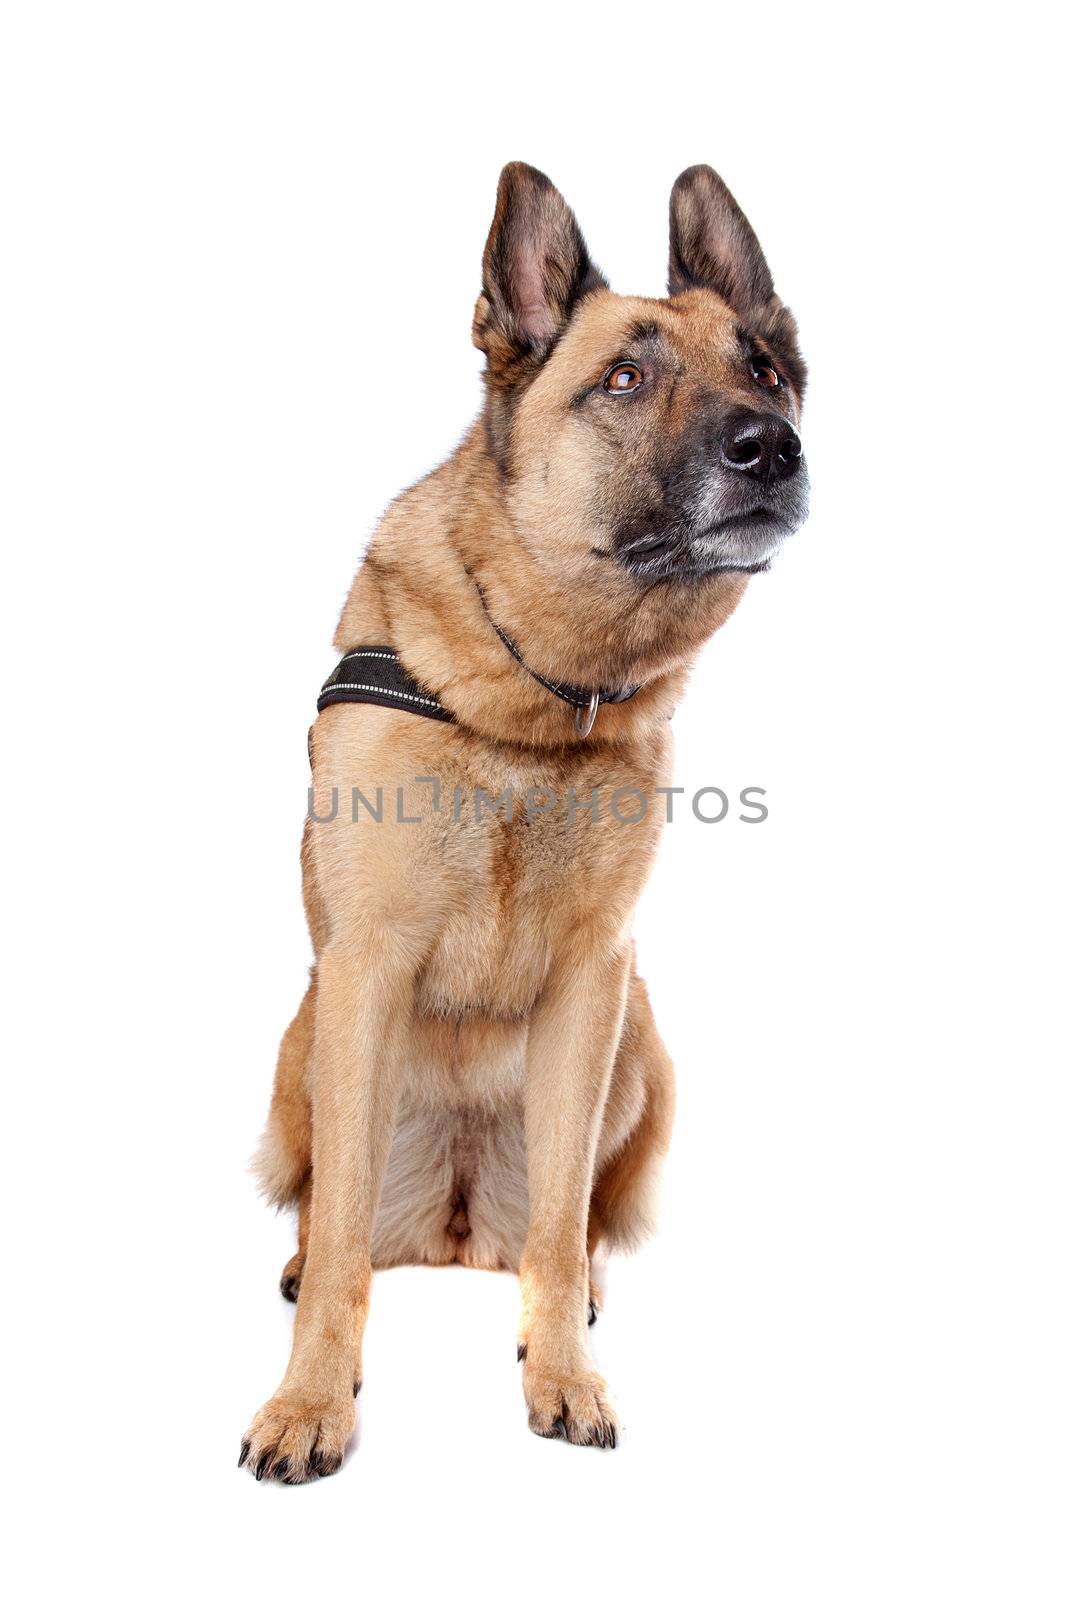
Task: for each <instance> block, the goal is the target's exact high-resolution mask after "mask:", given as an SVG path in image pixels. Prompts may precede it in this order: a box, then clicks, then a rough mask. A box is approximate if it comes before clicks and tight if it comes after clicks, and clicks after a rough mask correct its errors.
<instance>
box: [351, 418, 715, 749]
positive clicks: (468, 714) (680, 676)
mask: <svg viewBox="0 0 1067 1600" xmlns="http://www.w3.org/2000/svg"><path fill="white" fill-rule="evenodd" d="M745 582H746V580H745V579H744V578H740V577H738V578H736V579H731V580H730V581H729V582H728V583H727V584H726V585H725V586H724V588H723V592H722V595H721V603H720V605H719V606H718V607H717V608H716V619H715V621H714V625H713V626H712V627H707V626H704V627H703V628H700V629H698V630H697V636H696V637H695V638H694V637H692V633H693V630H689V632H688V633H687V631H686V629H685V628H682V629H681V630H678V631H679V633H680V635H681V636H680V637H679V638H676V639H674V640H671V639H670V638H668V637H663V638H660V637H657V635H656V632H655V630H654V629H649V628H648V627H647V626H644V619H643V618H641V617H640V615H639V608H638V607H636V606H634V605H630V606H629V607H625V608H624V607H614V608H613V607H611V606H605V605H604V604H603V603H598V597H596V596H589V595H583V594H581V593H577V592H575V591H574V589H573V587H568V586H567V585H566V584H565V583H564V582H563V581H561V580H560V578H559V577H558V575H557V574H555V573H554V572H552V571H551V570H549V569H545V568H539V567H538V566H537V564H536V553H531V552H530V551H529V550H528V549H527V548H526V547H525V546H524V543H523V541H522V539H521V538H520V535H519V533H518V531H517V529H516V527H515V524H514V520H513V518H512V516H511V514H510V511H509V508H508V505H507V498H506V490H505V486H504V484H503V482H502V480H501V476H500V472H499V469H498V467H497V464H496V462H495V461H494V460H493V458H492V456H491V454H490V452H489V449H488V446H487V442H486V438H485V433H484V428H483V426H482V424H481V423H479V424H477V425H476V426H475V428H474V429H472V430H471V432H470V433H469V434H468V436H467V438H466V439H465V440H464V441H463V443H462V444H461V445H460V446H459V448H458V449H457V450H456V452H455V453H454V455H453V456H451V457H450V458H449V460H448V461H446V462H445V463H444V464H443V465H442V466H441V467H439V468H438V469H437V471H436V472H434V473H432V474H431V475H430V476H429V477H428V478H425V479H423V480H422V482H420V483H418V484H416V485H415V486H414V488H412V489H409V490H408V491H407V492H406V493H405V494H403V495H401V496H400V498H399V499H398V500H397V501H395V502H394V504H393V505H392V506H391V507H390V508H389V510H388V512H387V513H386V515H385V516H384V518H383V519H382V522H381V523H380V525H379V527H378V529H377V530H376V532H375V534H374V537H373V539H372V540H371V543H370V546H369V548H368V551H367V554H366V556H365V558H364V561H363V565H362V566H361V568H360V570H359V572H358V573H357V575H356V579H355V582H354V583H353V585H352V589H351V591H350V593H349V596H348V600H347V602H346V604H345V608H344V611H343V612H342V615H341V619H340V622H339V623H338V627H337V632H336V635H335V639H334V642H335V644H336V645H337V646H338V648H339V649H342V650H348V649H352V648H353V647H355V646H357V645H361V644H375V643H381V644H390V645H392V646H393V647H394V648H395V649H396V650H397V651H398V652H399V654H400V657H401V659H402V661H403V663H404V665H405V666H406V667H407V669H408V671H409V672H410V673H411V674H412V675H413V676H414V677H415V678H416V679H417V680H418V681H419V682H420V683H421V684H423V685H424V686H425V687H426V688H427V689H429V690H430V691H431V692H432V693H433V694H434V695H436V696H437V697H438V698H439V699H440V700H441V701H442V703H443V704H445V705H446V706H447V707H448V708H449V710H451V711H452V712H453V713H454V715H455V716H456V718H457V719H458V721H459V722H460V723H461V724H463V725H464V726H465V727H467V728H469V729H470V730H471V731H473V732H475V733H479V734H482V735H484V736H485V737H488V738H492V739H495V740H498V741H504V742H509V743H520V744H528V745H531V746H537V747H542V748H544V747H556V746H565V745H569V744H572V743H579V742H581V735H580V734H579V732H578V731H577V729H576V726H575V715H574V708H573V707H572V706H569V705H568V704H567V702H566V699H565V698H561V697H559V696H557V695H554V694H552V693H551V692H550V691H549V690H548V689H547V688H546V687H545V686H544V683H543V682H541V681H539V679H548V680H550V681H551V682H553V683H556V684H559V683H566V684H568V685H572V686H584V687H588V688H589V689H593V688H608V689H612V690H615V689H622V688H623V687H624V686H629V685H632V684H635V683H636V684H640V685H641V688H640V691H639V692H638V693H637V694H636V695H633V696H632V697H631V698H629V699H626V700H625V701H624V702H622V703H618V704H606V705H605V706H604V707H603V709H602V710H601V711H600V713H599V715H598V717H597V720H596V724H595V728H594V730H593V732H592V734H591V735H590V740H589V742H590V743H607V744H615V743H626V742H629V741H632V740H640V739H642V738H644V737H647V736H648V735H649V734H651V733H653V732H654V731H656V730H659V731H662V729H663V726H664V724H665V723H666V721H667V719H668V718H669V717H670V715H671V713H672V711H673V710H674V707H675V705H676V703H677V701H678V698H679V696H680V695H681V692H682V689H683V688H684V685H685V679H686V675H687V672H688V669H689V666H690V665H691V663H692V659H693V656H694V654H695V651H696V649H697V648H699V645H700V644H701V643H702V642H703V639H704V637H706V636H707V635H708V634H709V633H710V632H712V631H714V626H717V625H718V622H720V621H722V620H725V618H726V616H728V615H729V614H730V612H731V611H732V610H733V608H734V606H735V605H736V604H737V601H738V600H739V599H740V596H741V593H743V590H744V587H745ZM599 598H600V599H601V601H602V597H599ZM720 612H721V615H720V614H718V613H720ZM501 631H503V632H505V633H506V634H507V636H508V639H509V640H510V641H511V642H512V644H514V645H515V646H516V648H517V652H518V654H516V653H515V652H513V651H511V650H509V649H508V647H507V646H506V645H505V643H504V642H503V641H502V639H501V638H500V632H501ZM519 657H521V659H519ZM524 663H525V665H524ZM528 669H532V670H528Z"/></svg>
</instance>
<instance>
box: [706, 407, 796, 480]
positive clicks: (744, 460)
mask: <svg viewBox="0 0 1067 1600" xmlns="http://www.w3.org/2000/svg"><path fill="white" fill-rule="evenodd" d="M802 451H803V446H802V445H801V443H800V435H799V434H798V433H797V431H796V429H795V428H791V427H790V426H789V423H788V422H786V420H785V418H784V417H775V416H762V415H760V413H759V412H756V411H750V412H747V413H745V414H744V415H742V416H737V417H733V418H731V420H730V421H729V422H728V423H727V424H726V427H725V429H724V430H723V436H722V458H723V461H724V462H725V464H726V465H727V466H728V467H729V468H730V469H731V470H732V471H733V472H744V473H747V474H748V476H749V477H750V478H756V479H758V480H759V482H760V483H771V482H772V481H774V480H776V479H779V478H789V477H792V475H793V473H794V472H795V471H796V470H797V466H798V464H799V462H800V457H801V453H802Z"/></svg>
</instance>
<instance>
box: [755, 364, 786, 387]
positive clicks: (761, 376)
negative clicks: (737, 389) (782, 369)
mask: <svg viewBox="0 0 1067 1600" xmlns="http://www.w3.org/2000/svg"><path fill="white" fill-rule="evenodd" d="M752 376H753V377H754V378H755V380H756V382H757V383H761V384H762V385H763V387H764V388H765V389H777V387H778V385H779V383H780V382H781V379H780V378H779V376H778V374H777V372H775V370H774V368H773V367H764V366H753V368H752Z"/></svg>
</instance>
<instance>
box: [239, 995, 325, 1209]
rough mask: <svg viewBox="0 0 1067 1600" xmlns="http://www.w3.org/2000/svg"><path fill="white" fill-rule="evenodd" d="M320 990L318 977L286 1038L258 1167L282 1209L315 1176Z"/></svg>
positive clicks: (262, 1180)
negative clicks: (314, 1053)
mask: <svg viewBox="0 0 1067 1600" xmlns="http://www.w3.org/2000/svg"><path fill="white" fill-rule="evenodd" d="M317 987H318V985H317V981H316V976H315V973H314V972H312V975H311V982H310V983H309V984H308V987H307V993H306V994H305V995H304V998H303V1000H301V1002H300V1008H299V1010H298V1011H297V1013H296V1016H295V1017H294V1018H293V1020H292V1022H291V1023H290V1024H289V1026H288V1028H286V1030H285V1034H284V1036H283V1038H282V1042H281V1046H280V1048H279V1051H278V1065H277V1067H276V1069H275V1072H274V1093H273V1095H272V1096H271V1102H270V1114H269V1115H268V1117H267V1126H266V1127H265V1128H264V1130H263V1134H262V1137H261V1138H260V1141H259V1148H258V1149H257V1151H256V1154H255V1157H254V1159H253V1162H252V1170H253V1171H254V1172H255V1174H256V1177H257V1178H258V1180H259V1186H260V1188H261V1189H262V1191H263V1193H264V1195H265V1196H266V1197H267V1199H268V1200H269V1201H270V1202H271V1204H272V1205H276V1206H289V1205H292V1204H293V1203H294V1201H295V1200H296V1199H297V1197H298V1196H299V1195H300V1193H301V1191H302V1190H303V1188H304V1186H305V1184H306V1183H307V1181H308V1178H309V1176H310V1173H311V1101H310V1096H309V1084H308V1070H309V1063H310V1057H311V1046H312V1042H313V1040H314V1037H315V1004H316V992H317Z"/></svg>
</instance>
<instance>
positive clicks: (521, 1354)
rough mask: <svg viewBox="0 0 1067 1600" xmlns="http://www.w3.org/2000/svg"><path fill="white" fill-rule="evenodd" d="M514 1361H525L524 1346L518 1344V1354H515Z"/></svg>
mask: <svg viewBox="0 0 1067 1600" xmlns="http://www.w3.org/2000/svg"><path fill="white" fill-rule="evenodd" d="M515 1359H516V1361H525V1360H526V1346H525V1345H524V1344H520V1346H519V1349H518V1353H517V1355H516V1357H515Z"/></svg>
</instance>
